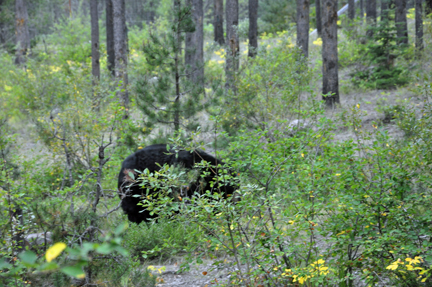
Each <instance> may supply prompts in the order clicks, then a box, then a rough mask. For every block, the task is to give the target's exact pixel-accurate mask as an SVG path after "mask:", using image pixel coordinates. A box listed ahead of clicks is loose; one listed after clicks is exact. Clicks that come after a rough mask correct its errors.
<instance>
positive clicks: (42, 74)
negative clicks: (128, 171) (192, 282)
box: [0, 0, 432, 286]
mask: <svg viewBox="0 0 432 287" xmlns="http://www.w3.org/2000/svg"><path fill="white" fill-rule="evenodd" d="M6 2H7V4H8V5H9V6H10V5H11V4H12V1H6ZM154 2H156V1H146V5H148V6H142V7H147V8H149V7H150V8H151V9H150V8H149V10H148V11H149V13H150V12H151V13H153V14H154V15H153V16H154V17H155V18H156V19H155V22H154V23H148V24H146V23H143V21H140V23H138V24H136V25H135V26H133V27H130V29H129V34H128V39H129V61H130V62H129V67H128V69H129V71H128V72H129V78H130V84H129V86H130V92H131V106H130V116H129V118H124V117H123V115H124V107H123V106H122V105H121V102H120V100H119V98H118V96H117V94H118V92H119V88H118V85H117V84H116V82H115V80H113V79H112V78H111V74H110V72H109V71H108V70H107V63H106V54H104V55H103V57H102V58H101V70H102V75H101V80H100V81H99V82H98V83H97V84H96V85H94V86H93V85H92V79H91V77H90V74H91V73H90V71H91V66H90V65H91V59H90V57H89V55H90V49H91V44H90V42H89V39H90V27H89V23H88V22H89V21H88V20H89V19H88V17H87V16H79V15H81V12H80V11H81V10H80V9H81V8H77V7H75V8H74V9H71V10H70V11H69V12H73V13H72V15H69V16H70V17H66V18H65V17H59V16H58V15H57V14H56V13H54V14H52V15H48V14H45V13H41V17H42V18H44V19H45V18H46V19H48V20H46V21H49V22H50V23H54V25H52V26H50V29H49V30H47V32H46V35H44V36H43V41H41V40H39V41H35V42H34V44H35V45H34V46H33V48H32V54H31V55H29V57H28V59H27V62H26V65H25V66H16V65H14V64H13V62H14V61H13V53H11V51H12V50H13V48H12V47H11V46H8V45H6V46H4V48H3V49H2V50H0V65H1V66H2V67H3V68H2V69H1V70H0V107H1V110H2V113H1V114H0V174H1V178H0V198H1V201H0V238H1V239H0V240H1V243H2V244H0V285H5V286H27V285H34V286H41V285H43V284H50V285H52V286H67V285H78V284H85V283H87V284H94V285H100V286H154V285H155V284H156V283H161V282H162V281H163V279H162V275H161V273H162V272H163V270H164V268H163V267H161V268H159V267H158V268H156V267H152V265H155V264H157V263H159V264H162V265H163V264H164V262H168V261H170V262H179V263H180V264H179V265H181V266H180V267H181V270H185V271H187V270H188V269H190V268H192V267H193V266H194V265H196V264H200V263H203V262H204V261H206V262H210V263H211V264H209V265H208V268H212V269H215V270H216V269H217V270H224V271H226V273H228V275H229V276H228V275H227V276H225V277H223V279H221V280H220V281H216V280H213V281H212V283H213V284H215V285H222V286H226V285H232V286H242V285H248V286H299V285H306V286H360V285H371V286H373V285H377V284H381V285H386V286H430V285H432V279H431V274H432V269H431V265H432V251H431V250H432V245H431V244H432V243H431V242H432V240H431V238H432V230H431V228H430V223H431V222H432V211H431V209H430V206H431V204H432V186H431V183H432V174H431V164H432V158H431V154H432V153H431V151H432V134H431V129H430V126H431V121H432V107H431V96H432V93H431V92H432V91H431V82H432V79H431V78H430V67H429V66H430V65H429V66H428V63H430V57H429V55H430V54H431V51H430V47H431V46H430V35H431V25H430V20H427V21H425V23H424V25H425V41H427V42H426V43H427V44H429V45H425V47H426V48H425V50H426V51H425V54H423V55H420V56H421V57H422V58H418V59H416V58H414V57H411V56H410V53H411V50H410V49H407V50H403V51H402V50H399V48H398V47H396V46H395V45H394V36H393V32H394V30H393V28H392V27H390V26H388V25H387V24H386V23H385V22H382V23H381V24H380V25H379V26H378V27H377V28H376V29H375V34H374V35H375V36H374V37H375V38H374V39H368V41H366V40H365V41H363V40H364V39H360V40H359V39H358V37H357V36H358V35H361V34H363V33H364V31H365V30H366V28H365V27H362V26H361V25H358V26H359V27H350V29H349V30H348V29H346V31H345V30H344V32H343V33H340V35H341V40H340V45H339V49H340V64H341V67H343V68H344V69H345V68H346V69H347V70H348V71H347V70H342V71H343V73H344V74H349V72H350V71H352V69H353V68H354V69H357V68H359V67H360V68H359V69H361V72H362V73H363V74H361V75H363V76H364V77H363V76H361V75H360V74H356V78H355V79H356V80H355V81H354V82H353V81H352V79H351V78H349V77H348V80H345V78H344V80H343V81H341V85H342V86H343V87H342V88H341V90H342V91H344V92H342V93H341V98H344V99H346V102H345V103H344V106H343V107H340V108H339V109H337V110H333V111H329V110H326V109H325V107H324V106H323V103H322V102H321V100H320V99H321V95H319V93H317V90H318V87H317V84H316V83H317V82H319V81H320V79H321V77H322V74H321V66H320V60H317V59H319V58H320V55H319V53H320V51H319V48H320V46H321V45H322V42H320V40H316V41H313V44H312V45H313V48H312V49H311V55H310V58H309V60H306V59H304V58H303V57H301V56H300V52H299V50H298V49H297V48H296V47H294V45H293V42H294V41H293V39H294V38H293V37H290V36H289V33H288V32H287V30H288V27H287V26H288V23H289V22H291V21H290V20H289V14H288V13H285V12H284V11H287V10H290V9H291V8H290V7H291V6H290V5H292V4H293V3H291V2H292V1H291V2H290V1H288V2H287V1H263V3H262V5H263V8H262V9H263V10H262V11H261V13H262V17H261V21H262V22H261V24H263V26H262V27H263V30H266V31H268V32H269V31H271V32H275V33H274V34H269V33H265V34H262V35H261V37H260V45H259V49H258V52H257V55H256V56H255V58H253V59H248V58H246V55H247V53H244V52H246V51H245V48H244V47H246V46H247V45H246V43H243V42H242V43H241V49H242V50H241V53H240V55H241V56H240V63H241V64H240V68H239V70H238V71H237V72H236V73H235V75H234V76H233V78H234V81H233V85H234V89H233V90H234V91H233V90H231V91H227V90H226V89H225V82H224V81H225V75H224V65H225V61H226V54H227V52H226V50H227V48H226V47H219V46H217V45H215V44H212V41H211V39H206V40H205V54H206V59H207V60H206V62H205V63H204V65H205V75H204V76H205V81H204V91H203V90H202V89H200V88H196V87H195V86H194V85H193V84H192V83H190V82H189V81H188V80H187V79H186V77H183V76H184V74H183V71H184V70H185V68H184V66H182V62H183V59H184V49H183V43H182V41H183V40H182V39H183V37H184V32H187V31H192V30H193V27H192V26H191V23H190V21H189V20H187V19H186V20H187V21H185V23H181V24H179V23H177V22H175V21H174V20H173V19H175V18H176V16H175V15H176V13H177V15H187V14H188V13H189V10H187V9H185V10H179V11H171V10H170V9H171V8H172V6H171V5H170V4H171V1H168V0H164V1H160V3H158V4H159V5H153V4H155V3H154ZM240 2H241V3H240V6H241V7H243V8H242V9H243V10H242V13H245V11H244V7H245V3H246V1H240ZM59 3H60V2H58V1H51V2H50V5H53V7H58V5H60V4H59ZM62 3H63V2H62ZM152 3H153V4H152ZM135 4H136V3H135ZM150 4H152V5H150ZM83 5H84V4H83ZM9 6H7V7H8V8H7V9H10V7H9ZM38 7H39V8H38ZM140 7H141V6H140ZM147 8H146V9H147ZM7 9H6V10H2V11H1V13H0V18H1V19H8V18H7V17H8V15H7V14H5V13H4V11H7ZM38 9H41V6H39V4H36V2H35V3H33V4H32V6H31V7H30V8H29V10H30V18H31V17H32V15H34V14H35V13H36V12H37V11H39V10H38ZM129 9H131V8H129ZM137 9H138V8H137ZM139 9H141V8H139ZM143 9H144V8H143ZM275 9H276V10H277V11H278V14H274V15H275V16H274V17H269V15H270V13H272V12H271V11H276V10H275ZM60 12H61V13H60ZM60 12H58V14H59V15H63V14H62V13H65V12H64V11H63V12H62V11H60ZM151 13H150V14H151ZM182 13H183V14H182ZM66 14H67V13H66ZM282 14H283V15H282ZM56 15H57V16H56ZM133 15H134V16H133V17H132V18H134V17H137V16H136V15H135V14H133ZM51 17H53V18H51ZM149 17H150V16H149ZM177 18H180V17H177ZM134 19H135V18H134ZM8 21H12V20H11V19H9V20H8ZM244 21H245V20H243V24H242V23H240V24H241V25H239V29H243V30H245V27H244V25H245V24H244V23H245V22H244ZM428 21H429V22H428ZM137 22H139V21H137ZM263 22H265V23H263ZM2 23H7V21H3V22H2ZM44 23H45V22H43V21H41V22H40V23H39V24H40V25H41V27H42V26H43V25H46V24H44ZM131 23H132V22H131ZM176 24H179V25H177V26H176ZM264 24H265V25H264ZM36 26H37V25H36ZM36 26H35V27H36ZM37 27H38V26H37ZM207 27H208V26H207ZM345 28H346V27H345V26H343V27H342V29H345ZM38 29H39V28H38ZM240 32H241V31H240ZM243 32H244V31H243ZM243 34H245V33H243ZM101 35H104V33H101ZM35 40H37V38H35ZM101 43H104V39H102V40H101ZM101 51H102V52H104V51H105V47H104V44H102V45H101ZM399 53H400V54H399ZM390 55H395V56H398V57H397V58H396V57H395V58H393V57H391V58H392V59H395V60H396V62H394V63H393V64H394V65H389V62H388V59H389V58H390ZM176 59H177V61H178V63H179V65H178V66H176V65H175V62H176ZM425 63H426V64H425ZM407 67H409V68H410V70H408V68H407ZM176 68H177V69H178V70H177V73H178V74H176V71H175V69H176ZM365 73H366V74H365ZM407 74H410V75H411V76H410V77H407V76H406V75H407ZM176 75H177V76H178V79H177V80H179V81H178V82H176V80H175V78H176ZM180 76H181V77H180ZM176 84H179V85H180V87H181V88H180V94H176V87H175V85H176ZM404 85H405V86H406V88H404V87H403V86H404ZM377 88H380V89H384V88H392V89H394V90H390V91H387V92H383V91H376V90H375V89H377ZM365 92H366V93H365ZM367 93H374V94H375V93H381V94H382V95H385V96H386V97H390V95H392V96H394V97H395V95H396V96H399V95H400V100H397V101H395V103H387V102H386V101H385V100H384V99H383V98H382V99H381V100H380V101H378V104H377V107H376V113H375V111H373V110H371V108H368V106H367V105H370V104H371V103H370V102H368V101H367V100H364V101H362V97H363V96H365V95H366V94H367ZM390 93H393V94H390ZM180 96H181V97H182V99H183V102H181V103H180V104H178V105H177V104H176V103H175V101H174V100H175V98H176V97H180ZM354 97H355V98H356V100H354V99H353V98H354ZM365 97H366V96H365ZM383 97H384V96H383ZM152 105H153V106H152ZM172 111H178V112H179V113H178V115H179V117H180V122H181V124H180V130H179V132H178V133H174V132H173V130H174V129H175V127H174V126H173V113H172ZM368 113H369V114H368ZM365 119H366V120H365ZM341 134H343V136H340V135H341ZM153 142H164V143H170V144H172V145H175V146H176V147H177V148H179V149H180V148H183V149H186V150H192V149H195V148H202V149H207V151H208V150H210V151H208V152H209V153H212V154H215V155H216V156H217V157H218V158H222V159H223V160H224V162H225V163H226V165H225V166H224V167H221V169H225V172H221V175H220V176H219V177H218V178H215V179H214V180H215V181H219V182H229V183H232V184H233V185H237V184H238V185H239V190H238V193H237V194H236V195H235V196H233V199H232V200H225V199H224V198H223V196H222V195H221V194H219V193H210V192H208V193H205V194H196V196H195V197H192V198H189V199H187V198H185V199H184V200H176V201H174V200H173V198H172V196H170V192H172V190H175V189H178V188H181V187H184V186H187V185H188V183H190V180H191V178H193V177H194V176H196V174H188V173H186V172H185V171H184V170H183V169H182V168H179V167H168V166H164V167H162V169H161V170H160V171H159V172H157V173H149V172H143V174H142V175H141V176H140V179H139V180H140V181H141V184H142V185H143V186H144V187H145V188H146V187H149V186H151V187H152V188H158V189H160V190H161V192H160V193H158V194H157V195H155V196H154V197H153V198H150V197H149V198H144V199H143V200H142V205H143V208H148V209H150V210H154V211H155V212H157V213H158V214H160V218H159V219H158V221H157V222H153V223H149V224H147V225H146V224H141V225H136V224H131V225H130V227H129V228H128V226H127V224H125V222H126V221H127V218H126V216H124V215H123V214H122V213H121V210H119V203H120V199H119V198H118V194H117V191H116V186H117V183H116V179H117V175H118V171H119V170H120V165H121V162H122V161H123V159H124V158H126V156H127V155H129V154H130V153H132V152H134V151H135V150H136V149H140V148H142V147H144V146H145V145H148V144H150V143H153ZM201 164H202V165H204V166H205V165H206V163H201ZM31 234H33V235H34V234H39V236H40V237H41V238H42V239H43V240H42V241H39V242H37V243H35V242H32V241H31V240H30V237H29V235H31ZM149 265H150V266H149ZM208 271H210V270H208ZM204 273H207V272H203V273H202V274H203V276H205V274H204ZM209 280H210V279H209ZM47 282H48V283H47Z"/></svg>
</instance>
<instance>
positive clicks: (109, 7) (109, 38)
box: [105, 0, 115, 76]
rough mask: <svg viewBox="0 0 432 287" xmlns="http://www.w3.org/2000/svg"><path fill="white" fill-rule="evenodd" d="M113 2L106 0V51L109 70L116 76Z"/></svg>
mask: <svg viewBox="0 0 432 287" xmlns="http://www.w3.org/2000/svg"><path fill="white" fill-rule="evenodd" d="M112 1H113V0H106V2H105V6H106V7H105V8H106V10H105V11H106V19H105V21H106V22H105V25H106V49H107V60H108V70H110V71H111V74H112V75H113V76H115V52H114V19H113V16H114V14H113V3H112Z"/></svg>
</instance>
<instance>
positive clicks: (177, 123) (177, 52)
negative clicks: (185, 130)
mask: <svg viewBox="0 0 432 287" xmlns="http://www.w3.org/2000/svg"><path fill="white" fill-rule="evenodd" d="M180 9H181V2H180V0H174V11H175V19H174V21H175V23H176V24H175V25H177V28H176V29H175V35H174V36H175V39H176V43H177V44H176V46H177V47H176V49H175V55H174V75H175V87H176V88H175V91H176V97H175V99H174V130H175V131H176V132H178V131H179V130H180V49H181V34H180V33H181V32H180V31H181V30H180V21H181V20H180V18H179V16H180Z"/></svg>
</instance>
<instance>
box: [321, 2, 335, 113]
mask: <svg viewBox="0 0 432 287" xmlns="http://www.w3.org/2000/svg"><path fill="white" fill-rule="evenodd" d="M322 11H323V31H322V41H323V44H322V57H323V91H322V93H323V95H329V96H326V97H323V99H324V101H325V102H326V105H327V107H334V106H335V104H337V103H339V79H338V50H337V0H324V1H323V9H322Z"/></svg>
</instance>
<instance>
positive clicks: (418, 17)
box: [415, 0, 424, 51]
mask: <svg viewBox="0 0 432 287" xmlns="http://www.w3.org/2000/svg"><path fill="white" fill-rule="evenodd" d="M422 11H423V9H422V0H415V31H416V42H415V46H416V49H417V51H422V50H423V48H424V46H423V19H422Z"/></svg>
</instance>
